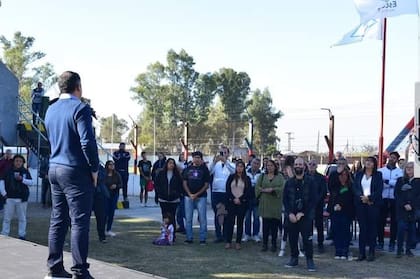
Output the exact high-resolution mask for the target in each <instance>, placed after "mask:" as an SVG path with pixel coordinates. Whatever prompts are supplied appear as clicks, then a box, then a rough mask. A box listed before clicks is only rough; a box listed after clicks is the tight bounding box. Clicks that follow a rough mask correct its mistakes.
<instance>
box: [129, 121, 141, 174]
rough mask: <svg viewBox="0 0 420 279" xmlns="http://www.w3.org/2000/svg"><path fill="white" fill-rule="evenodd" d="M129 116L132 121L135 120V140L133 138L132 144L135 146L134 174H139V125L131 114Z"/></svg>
mask: <svg viewBox="0 0 420 279" xmlns="http://www.w3.org/2000/svg"><path fill="white" fill-rule="evenodd" d="M128 117H130V119H131V121H132V122H133V128H134V141H133V140H131V145H132V146H133V147H134V174H137V157H138V154H137V152H138V151H137V147H138V144H137V143H138V142H137V139H138V133H139V126H138V125H137V123H136V122H135V121H134V120H133V118H132V117H131V116H130V115H129V116H128Z"/></svg>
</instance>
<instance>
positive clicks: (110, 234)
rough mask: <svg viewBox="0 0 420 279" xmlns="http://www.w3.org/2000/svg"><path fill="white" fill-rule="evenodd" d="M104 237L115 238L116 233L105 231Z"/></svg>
mask: <svg viewBox="0 0 420 279" xmlns="http://www.w3.org/2000/svg"><path fill="white" fill-rule="evenodd" d="M105 235H106V236H111V237H114V236H116V235H117V234H116V233H114V232H113V231H106V232H105Z"/></svg>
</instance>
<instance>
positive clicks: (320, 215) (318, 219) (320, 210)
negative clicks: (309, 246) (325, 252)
mask: <svg viewBox="0 0 420 279" xmlns="http://www.w3.org/2000/svg"><path fill="white" fill-rule="evenodd" d="M314 221H315V222H314V223H315V228H316V231H317V238H318V246H322V245H323V244H324V202H322V203H319V204H318V205H317V207H316V208H315V220H314Z"/></svg>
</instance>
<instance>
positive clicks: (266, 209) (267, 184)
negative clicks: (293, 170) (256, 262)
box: [255, 160, 284, 252]
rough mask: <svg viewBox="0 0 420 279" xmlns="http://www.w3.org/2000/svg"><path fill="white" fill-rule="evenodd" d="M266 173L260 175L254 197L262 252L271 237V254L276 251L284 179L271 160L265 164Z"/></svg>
mask: <svg viewBox="0 0 420 279" xmlns="http://www.w3.org/2000/svg"><path fill="white" fill-rule="evenodd" d="M266 168H267V172H266V173H265V174H262V175H260V177H259V178H258V181H257V184H256V185H255V196H256V197H257V199H259V205H258V211H259V213H260V216H261V217H262V223H263V225H262V227H263V247H262V250H261V251H263V252H266V251H267V250H268V238H269V236H271V252H276V250H277V231H278V227H279V224H280V221H281V209H282V207H283V203H282V195H283V188H284V179H283V176H282V175H281V174H279V173H278V167H277V165H276V163H275V162H274V161H273V160H268V161H267V164H266Z"/></svg>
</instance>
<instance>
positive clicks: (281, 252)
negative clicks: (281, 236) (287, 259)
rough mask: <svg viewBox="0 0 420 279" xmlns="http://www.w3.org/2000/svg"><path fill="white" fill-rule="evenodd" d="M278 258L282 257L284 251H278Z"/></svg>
mask: <svg viewBox="0 0 420 279" xmlns="http://www.w3.org/2000/svg"><path fill="white" fill-rule="evenodd" d="M279 257H284V250H283V249H281V250H280V252H279Z"/></svg>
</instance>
